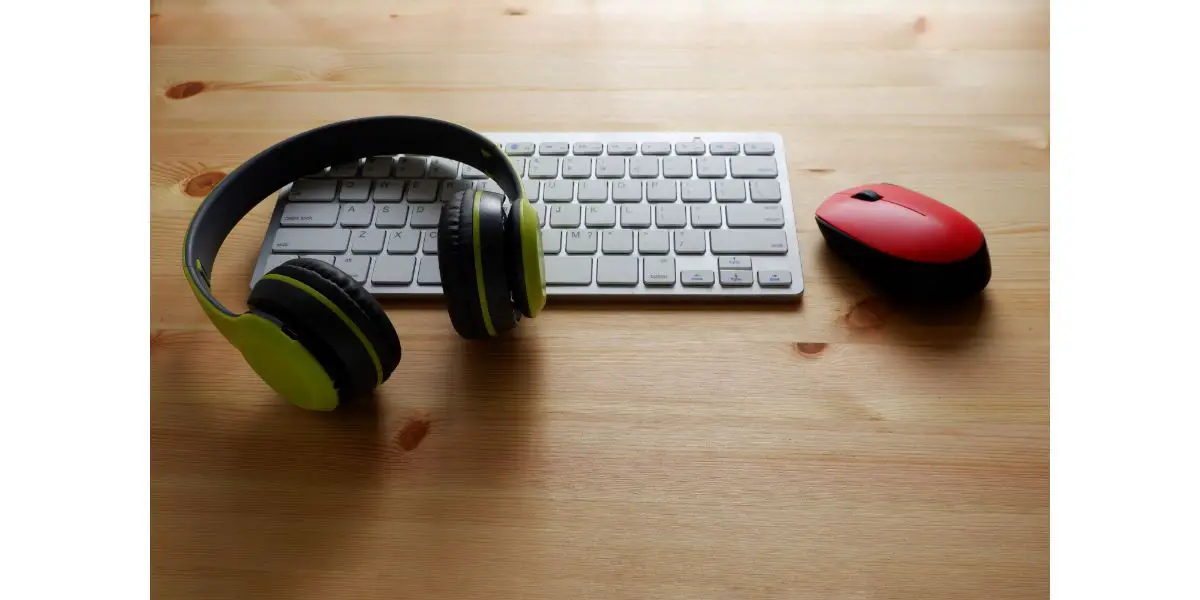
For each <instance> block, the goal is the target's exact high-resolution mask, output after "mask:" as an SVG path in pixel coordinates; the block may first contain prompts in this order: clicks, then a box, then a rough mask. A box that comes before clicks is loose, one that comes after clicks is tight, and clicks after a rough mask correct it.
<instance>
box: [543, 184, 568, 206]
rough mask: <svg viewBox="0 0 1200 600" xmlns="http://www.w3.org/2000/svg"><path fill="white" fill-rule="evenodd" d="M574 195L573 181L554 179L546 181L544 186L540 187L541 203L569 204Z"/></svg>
mask: <svg viewBox="0 0 1200 600" xmlns="http://www.w3.org/2000/svg"><path fill="white" fill-rule="evenodd" d="M574 194H575V182H574V181H567V180H565V179H555V180H553V181H547V182H546V185H544V186H542V201H544V202H570V201H571V198H573V197H574Z"/></svg>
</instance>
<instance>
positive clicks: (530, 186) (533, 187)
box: [521, 179, 542, 202]
mask: <svg viewBox="0 0 1200 600" xmlns="http://www.w3.org/2000/svg"><path fill="white" fill-rule="evenodd" d="M521 187H523V188H524V189H525V199H526V200H528V201H530V202H537V201H538V196H539V195H540V194H541V192H542V182H540V181H533V180H531V179H524V180H522V181H521Z"/></svg>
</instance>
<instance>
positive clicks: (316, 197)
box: [288, 179, 338, 202]
mask: <svg viewBox="0 0 1200 600" xmlns="http://www.w3.org/2000/svg"><path fill="white" fill-rule="evenodd" d="M337 185H338V182H337V181H336V180H333V179H301V180H298V181H296V182H295V183H293V184H292V189H291V190H289V191H288V200H291V201H292V202H330V201H332V200H333V196H334V193H335V192H337Z"/></svg>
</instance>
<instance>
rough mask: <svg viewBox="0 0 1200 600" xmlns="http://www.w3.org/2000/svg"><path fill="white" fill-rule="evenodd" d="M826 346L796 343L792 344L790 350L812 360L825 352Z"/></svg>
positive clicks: (821, 343)
mask: <svg viewBox="0 0 1200 600" xmlns="http://www.w3.org/2000/svg"><path fill="white" fill-rule="evenodd" d="M828 345H829V344H826V343H824V342H796V343H794V344H792V350H794V351H795V352H796V354H799V355H800V356H803V357H805V358H812V357H814V356H817V355H818V354H820V353H822V352H824V351H825V348H826V346H828Z"/></svg>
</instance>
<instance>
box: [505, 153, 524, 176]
mask: <svg viewBox="0 0 1200 600" xmlns="http://www.w3.org/2000/svg"><path fill="white" fill-rule="evenodd" d="M508 162H510V163H512V168H513V172H514V173H516V174H517V177H522V176H524V175H525V159H523V158H510V159H508Z"/></svg>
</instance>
